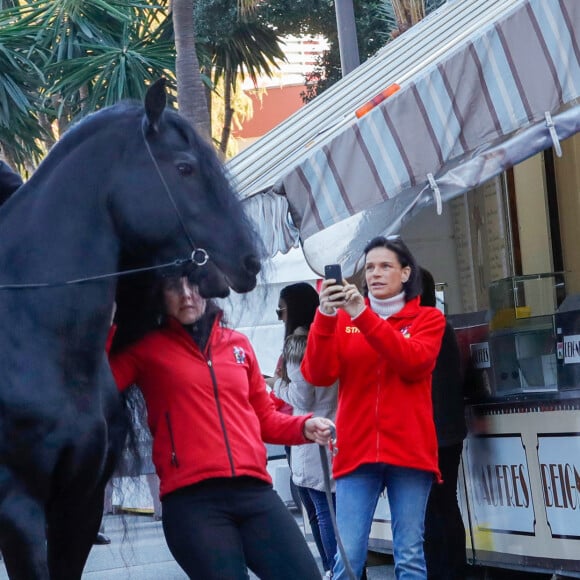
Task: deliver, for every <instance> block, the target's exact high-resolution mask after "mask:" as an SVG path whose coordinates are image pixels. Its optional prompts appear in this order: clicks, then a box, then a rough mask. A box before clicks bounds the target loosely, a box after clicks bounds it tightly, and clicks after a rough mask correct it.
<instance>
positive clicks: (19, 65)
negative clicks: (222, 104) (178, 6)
mask: <svg viewBox="0 0 580 580" xmlns="http://www.w3.org/2000/svg"><path fill="white" fill-rule="evenodd" d="M161 1H163V0H161ZM16 4H18V6H17V7H16V8H14V9H5V10H0V31H1V32H0V34H2V39H1V42H0V55H2V56H0V58H2V57H4V59H5V64H6V66H4V63H2V66H0V70H1V71H2V73H3V74H1V75H0V99H1V93H2V91H11V97H12V98H11V101H12V102H11V103H10V104H11V105H12V106H10V107H9V110H12V111H21V110H25V111H26V115H24V114H23V115H20V117H18V118H15V117H14V113H13V114H12V116H11V117H10V118H9V119H8V121H7V117H6V114H5V112H4V113H3V112H2V111H0V143H1V144H2V145H3V146H4V149H7V150H13V149H14V148H15V147H16V146H17V145H19V144H21V147H20V148H19V149H16V151H15V152H14V153H13V154H12V159H14V158H16V159H17V161H18V164H19V165H22V160H23V158H24V157H26V156H28V157H29V158H31V159H32V160H34V159H37V158H38V157H39V155H40V154H41V153H42V151H43V149H44V150H45V149H46V148H48V147H50V146H51V144H52V142H53V141H54V139H55V138H56V137H57V136H58V133H59V132H62V130H64V129H65V128H66V127H67V125H68V124H69V123H70V122H71V121H72V120H74V119H75V118H76V117H78V116H80V115H82V114H84V113H86V112H89V111H92V110H94V109H96V108H99V107H102V106H106V105H109V104H112V103H114V102H117V101H118V100H119V99H123V98H142V97H143V95H144V91H145V86H146V83H147V82H148V81H151V80H153V79H156V78H158V77H160V76H162V75H166V76H167V75H170V76H172V74H173V73H172V70H173V65H174V45H173V42H172V39H171V38H170V37H169V36H168V35H167V23H166V22H167V14H166V11H165V10H164V9H163V8H164V6H163V5H159V4H149V5H148V4H146V3H145V2H144V1H143V0H133V1H129V2H128V1H126V0H59V1H58V2H56V1H54V0H31V1H21V2H17V3H16ZM7 47H8V48H7ZM23 63H25V66H23ZM9 79H12V80H13V83H12V84H11V83H10V82H9ZM13 85H15V86H16V87H18V88H19V89H20V90H21V91H22V92H24V96H22V95H17V94H16V92H15V90H14V89H12V86H13ZM28 87H30V88H29V90H27V91H26V92H25V91H24V89H27V88H28ZM24 97H27V100H25V99H24ZM15 103H19V105H20V108H17V107H15V106H13V105H14V104H15ZM31 111H32V113H31ZM25 117H27V120H25V119H24V118H25ZM3 121H4V123H3ZM55 121H57V123H58V129H57V130H56V132H55ZM2 127H10V130H9V131H5V132H2ZM13 135H17V136H18V137H17V138H16V139H15V138H14V137H13ZM43 143H44V147H43Z"/></svg>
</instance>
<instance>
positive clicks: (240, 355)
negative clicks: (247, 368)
mask: <svg viewBox="0 0 580 580" xmlns="http://www.w3.org/2000/svg"><path fill="white" fill-rule="evenodd" d="M234 358H235V359H236V362H237V363H238V364H239V365H243V364H244V363H245V362H246V351H245V350H244V349H243V348H242V347H241V346H234Z"/></svg>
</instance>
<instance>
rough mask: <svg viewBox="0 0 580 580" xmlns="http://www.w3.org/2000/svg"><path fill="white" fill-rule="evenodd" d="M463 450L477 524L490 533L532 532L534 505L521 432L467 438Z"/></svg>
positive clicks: (530, 533) (524, 533)
mask: <svg viewBox="0 0 580 580" xmlns="http://www.w3.org/2000/svg"><path fill="white" fill-rule="evenodd" d="M466 452H467V458H468V465H469V475H470V479H471V481H472V489H473V495H474V500H475V501H474V505H473V508H474V517H475V523H476V525H477V527H478V528H479V529H480V530H487V531H492V532H499V533H507V534H523V535H533V534H534V522H535V517H534V506H533V503H532V496H531V493H532V492H531V485H530V475H529V471H528V462H527V458H526V449H525V447H524V444H523V441H522V438H521V435H520V434H514V435H511V434H507V435H478V436H474V437H470V438H469V439H468V440H467V445H466Z"/></svg>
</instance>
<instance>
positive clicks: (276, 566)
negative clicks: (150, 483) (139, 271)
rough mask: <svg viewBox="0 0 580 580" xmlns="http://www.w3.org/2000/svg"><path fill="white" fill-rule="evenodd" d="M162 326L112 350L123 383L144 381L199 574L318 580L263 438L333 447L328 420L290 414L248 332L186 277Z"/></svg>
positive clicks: (179, 520) (168, 290)
mask: <svg viewBox="0 0 580 580" xmlns="http://www.w3.org/2000/svg"><path fill="white" fill-rule="evenodd" d="M159 299H160V302H159V303H160V304H162V305H163V310H162V311H160V314H162V316H161V320H160V324H159V328H157V329H156V330H153V331H151V332H149V333H147V334H146V335H145V336H144V337H143V338H141V339H140V340H138V341H136V342H134V343H132V344H131V345H129V346H128V347H126V348H124V349H123V350H121V351H120V352H118V353H115V354H112V355H111V356H110V362H111V368H112V371H113V374H114V376H115V380H116V381H117V384H118V386H119V388H120V389H121V390H122V389H124V388H126V387H128V386H130V385H131V384H137V385H138V386H139V388H140V389H141V391H142V393H143V396H144V398H145V402H146V404H147V417H148V419H147V420H148V423H149V428H150V430H151V434H152V435H153V462H154V464H155V468H156V471H157V474H158V475H159V479H160V495H161V499H162V502H163V531H164V533H165V537H166V540H167V545H168V546H169V549H170V550H171V553H172V554H173V556H174V557H175V559H176V560H177V562H178V563H179V565H180V566H181V567H182V568H183V569H184V570H185V572H186V573H187V574H188V575H189V577H190V578H199V579H200V580H212V579H216V580H217V579H218V578H219V579H223V578H228V579H238V578H239V579H242V578H243V579H246V578H247V568H248V567H249V568H250V569H251V570H253V571H254V572H255V573H256V575H257V576H258V577H260V578H265V579H266V578H271V579H274V578H276V579H279V578H286V579H288V580H296V578H301V579H315V578H316V579H318V578H320V573H319V571H318V567H317V565H316V562H315V560H314V558H313V556H312V554H311V552H310V550H309V548H308V545H307V543H306V541H305V540H304V537H303V536H302V533H301V532H300V529H299V528H298V526H297V524H296V522H295V521H294V518H293V517H292V515H291V514H290V513H289V512H288V510H287V508H286V507H285V505H284V504H283V502H282V501H281V500H280V498H279V497H278V495H277V494H276V492H275V491H274V490H273V488H272V481H271V478H270V476H269V475H268V472H267V470H266V462H267V457H266V450H265V446H264V444H263V442H262V441H263V440H264V441H266V442H269V443H276V444H287V445H294V444H301V443H305V442H308V441H309V440H311V441H315V442H317V443H320V444H325V443H326V442H327V441H328V439H329V437H330V429H329V423H330V422H329V421H328V420H327V419H324V418H320V417H318V418H313V417H311V416H309V415H307V416H296V417H293V416H289V415H285V414H283V413H279V412H277V411H276V410H275V409H274V405H273V403H272V400H271V398H270V396H269V395H268V393H267V391H266V387H265V383H264V380H263V378H262V374H261V372H260V368H259V366H258V363H257V360H256V356H255V354H254V351H253V349H252V347H251V345H250V343H249V341H248V339H247V338H246V337H245V336H244V335H242V334H240V333H238V332H235V331H233V330H230V329H227V328H225V327H224V326H222V325H221V324H220V319H221V311H220V310H219V309H218V307H217V306H216V305H215V304H214V303H213V302H211V301H206V300H205V299H204V298H202V297H201V296H200V295H199V293H198V292H197V287H196V286H194V285H193V284H191V283H190V282H189V280H188V279H187V278H185V277H173V278H165V279H164V280H163V282H162V284H161V285H160V288H159Z"/></svg>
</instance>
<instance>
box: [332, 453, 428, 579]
mask: <svg viewBox="0 0 580 580" xmlns="http://www.w3.org/2000/svg"><path fill="white" fill-rule="evenodd" d="M432 481H433V474H432V473H431V472H429V471H422V470H419V469H409V468H406V467H397V466H395V465H388V464H386V463H369V464H365V465H362V466H361V467H359V468H358V469H356V470H355V471H353V472H352V473H349V474H348V475H345V476H343V477H340V478H338V479H337V480H336V520H337V524H338V532H339V534H340V537H341V539H342V543H343V545H344V549H345V552H346V555H347V557H348V559H349V562H350V565H351V567H352V569H353V571H354V573H355V575H356V577H357V578H360V575H361V573H362V571H363V567H364V565H365V562H366V557H367V549H368V540H369V533H370V531H371V524H372V521H373V515H374V512H375V508H376V506H377V501H378V499H379V495H380V494H381V492H382V491H383V490H384V489H385V487H386V489H387V495H388V499H389V507H390V509H391V529H392V531H393V553H394V558H395V577H396V578H397V580H425V579H426V578H427V570H426V566H425V556H424V553H423V530H424V522H425V508H426V506H427V499H428V497H429V491H430V489H431V483H432ZM333 572H334V576H333V578H334V580H347V578H348V577H347V575H346V571H345V568H344V563H343V561H342V557H341V555H340V552H339V551H338V552H337V554H336V558H335V564H334V570H333Z"/></svg>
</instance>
